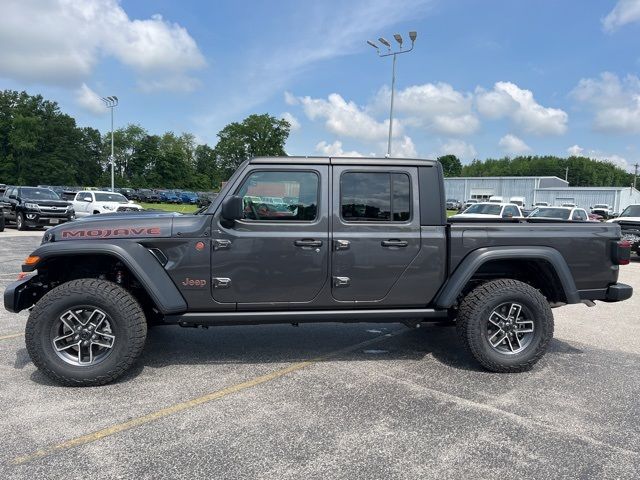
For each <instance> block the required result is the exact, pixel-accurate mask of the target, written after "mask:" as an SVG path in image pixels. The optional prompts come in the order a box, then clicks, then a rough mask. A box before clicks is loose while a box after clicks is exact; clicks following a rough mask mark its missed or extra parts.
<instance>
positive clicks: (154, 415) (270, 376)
mask: <svg viewBox="0 0 640 480" xmlns="http://www.w3.org/2000/svg"><path fill="white" fill-rule="evenodd" d="M403 331H404V329H401V330H396V331H395V332H393V333H391V334H386V335H381V336H378V337H375V338H372V339H370V340H366V341H364V342H360V343H357V344H355V345H351V346H349V347H346V348H343V349H341V350H337V351H334V352H331V353H328V354H326V355H322V356H320V357H318V358H314V359H311V360H305V361H303V362H298V363H294V364H292V365H290V366H288V367H285V368H282V369H280V370H276V371H274V372H271V373H267V374H266V375H261V376H259V377H255V378H253V379H251V380H247V381H246V382H242V383H238V384H236V385H232V386H230V387H227V388H223V389H222V390H217V391H215V392H211V393H208V394H206V395H203V396H201V397H196V398H193V399H191V400H187V401H186V402H180V403H176V404H174V405H170V406H168V407H165V408H162V409H160V410H156V411H155V412H151V413H148V414H147V415H142V416H140V417H136V418H132V419H131V420H127V421H126V422H122V423H117V424H115V425H112V426H110V427H107V428H103V429H102V430H98V431H96V432H93V433H89V434H87V435H82V436H80V437H76V438H72V439H71V440H67V441H65V442H62V443H59V444H57V445H52V446H50V447H45V448H43V449H40V450H37V451H35V452H33V453H30V454H28V455H24V456H21V457H16V458H14V459H13V461H12V463H13V464H14V465H22V464H24V463H28V462H31V461H33V460H37V459H39V458H42V457H46V456H48V455H51V454H53V453H57V452H61V451H64V450H68V449H70V448H74V447H78V446H81V445H86V444H88V443H92V442H96V441H98V440H101V439H103V438H105V437H110V436H111V435H115V434H117V433H120V432H124V431H126V430H131V429H132V428H135V427H139V426H141V425H145V424H147V423H150V422H153V421H155V420H159V419H161V418H165V417H168V416H170V415H174V414H176V413H180V412H182V411H184V410H188V409H190V408H194V407H197V406H198V405H202V404H204V403H208V402H212V401H215V400H219V399H221V398H223V397H226V396H228V395H231V394H234V393H237V392H240V391H242V390H246V389H248V388H252V387H255V386H258V385H260V384H263V383H266V382H269V381H271V380H275V379H277V378H280V377H283V376H285V375H287V374H289V373H292V372H295V371H297V370H301V369H303V368H306V367H308V366H310V365H313V364H315V363H318V362H321V361H323V360H328V359H330V358H332V357H335V356H337V355H340V354H342V353H347V352H352V351H354V350H357V349H359V348H362V347H366V346H368V345H371V344H374V343H378V342H381V341H382V340H385V339H387V338H390V337H393V336H396V335H398V334H399V333H401V332H403Z"/></svg>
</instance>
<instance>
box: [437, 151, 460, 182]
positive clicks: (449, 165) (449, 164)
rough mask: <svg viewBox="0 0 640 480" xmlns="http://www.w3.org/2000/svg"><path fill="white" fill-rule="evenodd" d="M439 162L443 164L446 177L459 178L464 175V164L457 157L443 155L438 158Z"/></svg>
mask: <svg viewBox="0 0 640 480" xmlns="http://www.w3.org/2000/svg"><path fill="white" fill-rule="evenodd" d="M438 161H439V162H440V163H441V164H442V170H443V172H444V176H445V177H459V176H460V175H461V174H462V163H461V162H460V159H459V158H458V157H456V156H455V155H443V156H442V157H438Z"/></svg>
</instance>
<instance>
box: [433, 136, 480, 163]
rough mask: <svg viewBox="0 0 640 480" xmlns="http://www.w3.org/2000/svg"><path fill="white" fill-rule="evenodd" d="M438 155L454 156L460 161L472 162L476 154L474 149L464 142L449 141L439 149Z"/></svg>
mask: <svg viewBox="0 0 640 480" xmlns="http://www.w3.org/2000/svg"><path fill="white" fill-rule="evenodd" d="M439 154H440V155H455V156H456V157H458V158H460V159H462V160H473V159H474V158H475V156H476V155H477V154H478V152H477V151H476V149H475V147H474V146H473V145H471V144H470V143H467V142H465V141H464V140H459V139H451V140H449V141H448V142H446V143H445V144H443V145H442V146H441V147H440V153H439Z"/></svg>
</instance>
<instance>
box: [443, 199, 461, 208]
mask: <svg viewBox="0 0 640 480" xmlns="http://www.w3.org/2000/svg"><path fill="white" fill-rule="evenodd" d="M461 207H462V202H460V201H459V200H456V199H455V198H449V199H448V200H447V202H446V208H447V210H460V208H461Z"/></svg>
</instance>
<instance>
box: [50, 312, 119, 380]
mask: <svg viewBox="0 0 640 480" xmlns="http://www.w3.org/2000/svg"><path fill="white" fill-rule="evenodd" d="M115 341H116V337H115V335H114V333H113V330H112V327H111V321H110V318H109V316H108V315H107V314H106V313H105V312H103V311H102V310H100V309H99V308H95V307H75V308H73V309H70V310H67V311H65V312H64V313H63V314H62V315H60V316H59V317H58V318H57V319H56V321H55V322H54V324H53V326H52V327H51V343H52V345H53V350H54V351H55V352H56V355H58V357H60V358H61V359H62V360H64V361H65V362H67V363H69V364H71V365H76V366H81V367H88V366H92V365H96V364H98V363H100V362H102V361H103V360H104V359H105V358H107V357H108V356H109V355H110V354H111V352H112V351H113V345H114V344H115Z"/></svg>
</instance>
